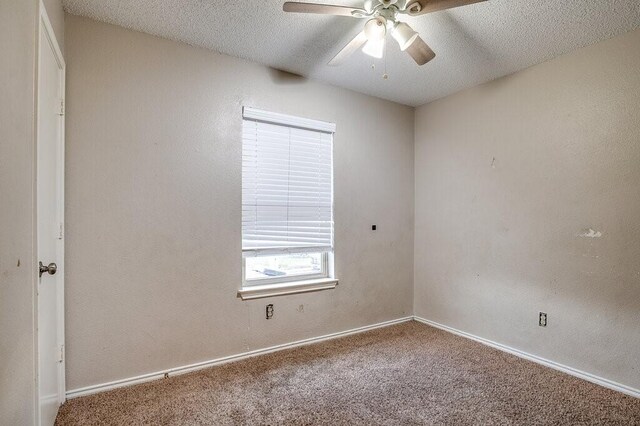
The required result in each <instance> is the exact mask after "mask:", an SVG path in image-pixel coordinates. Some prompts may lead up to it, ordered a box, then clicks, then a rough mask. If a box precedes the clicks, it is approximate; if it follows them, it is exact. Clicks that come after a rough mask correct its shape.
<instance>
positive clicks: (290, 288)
mask: <svg viewBox="0 0 640 426" xmlns="http://www.w3.org/2000/svg"><path fill="white" fill-rule="evenodd" d="M337 285H338V280H337V279H336V278H320V279H315V280H306V281H294V282H289V283H280V284H265V285H252V286H247V287H242V289H241V290H239V291H238V296H239V297H240V298H242V300H250V299H259V298H262V297H273V296H284V295H286V294H296V293H307V292H309V291H320V290H331V289H333V288H336V286H337Z"/></svg>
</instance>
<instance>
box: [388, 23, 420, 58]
mask: <svg viewBox="0 0 640 426" xmlns="http://www.w3.org/2000/svg"><path fill="white" fill-rule="evenodd" d="M391 35H392V36H393V38H394V39H396V41H397V42H398V44H399V45H400V50H402V51H403V52H404V51H405V50H406V49H407V48H408V47H409V46H411V44H412V43H413V42H414V41H416V39H417V38H418V33H417V32H415V31H414V30H413V28H411V27H410V26H409V25H407V24H405V23H404V22H398V23H397V24H396V25H395V26H394V27H393V31H391Z"/></svg>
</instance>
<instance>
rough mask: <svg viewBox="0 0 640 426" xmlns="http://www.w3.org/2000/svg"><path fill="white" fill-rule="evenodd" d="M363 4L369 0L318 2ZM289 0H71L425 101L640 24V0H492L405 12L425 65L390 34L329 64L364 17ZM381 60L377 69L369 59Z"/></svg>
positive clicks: (183, 36)
mask: <svg viewBox="0 0 640 426" xmlns="http://www.w3.org/2000/svg"><path fill="white" fill-rule="evenodd" d="M323 1H324V2H328V3H337V4H345V5H354V6H361V5H362V4H363V2H362V1H353V0H333V1H328V0H317V2H320V3H321V2H323ZM283 2H284V0H237V1H226V2H222V1H216V0H65V1H64V7H65V10H66V11H67V12H68V13H71V14H75V15H82V16H86V17H89V18H93V19H96V20H99V21H104V22H108V23H111V24H116V25H120V26H123V27H126V28H130V29H134V30H137V31H142V32H145V33H149V34H153V35H156V36H159V37H164V38H168V39H172V40H178V41H182V42H185V43H189V44H192V45H195V46H201V47H205V48H209V49H212V50H214V51H217V52H220V53H224V54H228V55H231V56H237V57H240V58H244V59H249V60H252V61H256V62H258V63H261V64H264V65H267V66H270V67H273V68H276V69H280V70H285V71H289V72H293V73H296V74H300V75H303V76H305V77H310V78H314V79H318V80H321V81H324V82H328V83H331V84H334V85H336V86H340V87H345V88H349V89H352V90H355V91H357V92H362V93H365V94H368V95H373V96H378V97H380V98H384V99H388V100H392V101H396V102H399V103H403V104H407V105H412V106H418V105H422V104H425V103H428V102H430V101H433V100H435V99H438V98H441V97H444V96H446V95H449V94H451V93H454V92H457V91H459V90H461V89H464V88H468V87H472V86H475V85H478V84H480V83H484V82H487V81H490V80H494V79H496V78H498V77H501V76H504V75H507V74H511V73H513V72H516V71H519V70H521V69H524V68H526V67H529V66H531V65H535V64H538V63H541V62H544V61H546V60H549V59H551V58H554V57H556V56H559V55H562V54H564V53H567V52H570V51H572V50H575V49H578V48H580V47H583V46H586V45H589V44H593V43H596V42H598V41H601V40H604V39H607V38H611V37H613V36H616V35H619V34H622V33H625V32H627V31H631V30H633V29H636V28H639V27H640V1H638V0H598V1H592V0H563V1H558V0H536V1H530V0H515V1H509V0H490V1H487V2H484V3H478V4H473V5H469V6H465V7H461V8H457V9H451V10H448V11H442V12H436V13H432V14H428V15H424V16H421V17H417V18H407V19H405V20H406V21H407V22H408V23H410V25H412V26H413V27H414V28H415V29H416V30H417V31H418V32H419V33H420V34H421V35H422V37H423V38H424V39H425V41H426V42H427V43H428V44H429V45H430V46H431V47H432V48H433V50H434V51H435V52H436V55H437V56H436V58H435V59H434V60H433V61H431V62H430V63H428V64H427V65H424V66H422V67H418V66H417V65H416V64H415V63H414V62H413V60H412V59H411V58H410V57H409V56H408V55H407V54H405V53H403V52H400V50H399V48H398V46H397V45H396V44H395V43H394V42H393V39H391V38H389V41H390V42H389V44H388V48H387V61H386V62H387V64H386V69H387V73H388V74H389V79H388V80H383V79H382V74H383V69H384V61H383V60H373V59H372V58H370V57H368V56H366V55H364V54H363V53H362V52H360V51H358V52H356V54H354V56H353V57H352V58H351V59H350V60H348V61H347V62H346V63H345V64H344V65H342V66H340V67H329V66H327V65H326V63H327V62H328V61H329V60H330V59H331V58H332V57H333V55H335V54H336V53H337V52H338V51H339V50H340V49H341V48H342V46H343V45H345V44H346V43H347V42H348V41H349V40H350V39H351V38H352V37H353V36H355V34H357V33H358V31H359V30H360V29H361V26H362V25H363V24H364V21H362V20H358V19H351V18H346V17H335V16H321V15H303V14H293V13H291V14H290V13H284V12H283V11H282V3H283ZM373 63H375V70H372V64H373Z"/></svg>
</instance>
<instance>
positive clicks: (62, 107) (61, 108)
mask: <svg viewBox="0 0 640 426" xmlns="http://www.w3.org/2000/svg"><path fill="white" fill-rule="evenodd" d="M58 115H64V99H60V111H59V112H58Z"/></svg>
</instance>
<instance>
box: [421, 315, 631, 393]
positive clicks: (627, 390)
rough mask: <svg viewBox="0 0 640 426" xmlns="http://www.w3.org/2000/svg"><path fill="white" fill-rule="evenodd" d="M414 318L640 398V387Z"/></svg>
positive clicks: (426, 320)
mask: <svg viewBox="0 0 640 426" xmlns="http://www.w3.org/2000/svg"><path fill="white" fill-rule="evenodd" d="M413 319H414V320H416V321H418V322H421V323H423V324H427V325H430V326H432V327H435V328H439V329H441V330H444V331H448V332H449V333H453V334H457V335H458V336H462V337H466V338H467V339H471V340H475V341H476V342H479V343H482V344H484V345H487V346H491V347H492V348H495V349H498V350H501V351H504V352H508V353H510V354H512V355H515V356H518V357H520V358H524V359H526V360H529V361H532V362H535V363H537V364H541V365H544V366H546V367H550V368H553V369H554V370H558V371H562V372H563V373H567V374H569V375H571V376H575V377H579V378H581V379H584V380H586V381H588V382H591V383H595V384H597V385H600V386H604V387H605V388H609V389H613V390H615V391H618V392H622V393H624V394H627V395H630V396H633V397H636V398H640V390H638V389H634V388H632V387H629V386H626V385H623V384H620V383H617V382H614V381H611V380H608V379H605V378H602V377H598V376H595V375H593V374H591V373H587V372H585V371H581V370H577V369H575V368H572V367H569V366H567V365H563V364H558V363H557V362H554V361H550V360H548V359H545V358H541V357H539V356H536V355H532V354H530V353H527V352H523V351H521V350H519V349H515V348H512V347H510V346H506V345H503V344H501V343H497V342H494V341H491V340H488V339H485V338H482V337H478V336H475V335H473V334H469V333H466V332H464V331H460V330H456V329H455V328H452V327H449V326H446V325H443V324H439V323H437V322H434V321H430V320H428V319H424V318H421V317H418V316H414V317H413Z"/></svg>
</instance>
